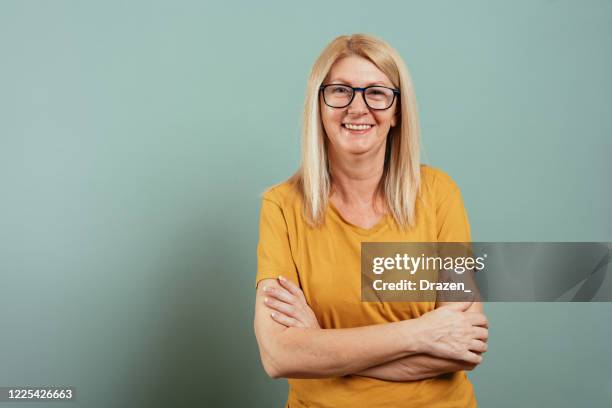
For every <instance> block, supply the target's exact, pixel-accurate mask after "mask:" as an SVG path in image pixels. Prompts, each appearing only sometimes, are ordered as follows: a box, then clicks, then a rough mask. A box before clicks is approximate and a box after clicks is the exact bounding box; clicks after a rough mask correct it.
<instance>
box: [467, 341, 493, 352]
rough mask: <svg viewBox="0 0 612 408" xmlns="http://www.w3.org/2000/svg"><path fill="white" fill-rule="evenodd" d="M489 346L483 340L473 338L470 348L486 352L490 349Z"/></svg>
mask: <svg viewBox="0 0 612 408" xmlns="http://www.w3.org/2000/svg"><path fill="white" fill-rule="evenodd" d="M488 348H489V346H487V343H485V342H484V341H482V340H475V339H474V340H472V341H471V342H470V350H471V351H477V352H479V353H485V352H486V351H487V350H488Z"/></svg>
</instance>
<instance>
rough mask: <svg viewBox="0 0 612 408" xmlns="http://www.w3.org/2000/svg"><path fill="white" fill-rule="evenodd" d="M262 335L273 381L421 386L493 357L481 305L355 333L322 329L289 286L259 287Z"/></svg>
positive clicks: (267, 283)
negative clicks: (338, 379) (356, 379)
mask: <svg viewBox="0 0 612 408" xmlns="http://www.w3.org/2000/svg"><path fill="white" fill-rule="evenodd" d="M254 323H255V334H256V337H257V341H258V344H259V350H260V355H261V359H262V363H263V365H264V369H265V370H266V372H267V373H268V375H270V376H271V377H273V378H279V377H289V378H322V377H333V376H343V375H348V374H353V375H361V376H368V377H374V378H379V379H383V380H389V381H413V380H420V379H424V378H430V377H434V376H436V375H440V374H444V373H448V372H454V371H459V370H471V369H473V368H474V367H475V366H476V365H478V364H480V362H481V361H482V356H481V353H483V352H485V351H486V350H487V344H486V340H487V338H488V329H487V325H488V323H487V320H486V317H485V316H484V315H483V314H482V306H481V305H480V304H478V303H451V304H448V305H441V307H440V308H437V309H436V310H434V311H432V312H430V313H427V314H425V315H424V316H422V317H420V318H418V319H411V320H405V321H400V322H393V323H386V324H379V325H372V326H364V327H357V328H350V329H321V328H320V327H319V324H318V322H317V320H316V317H315V316H314V313H313V312H312V310H311V309H310V307H309V306H308V304H307V303H306V300H305V299H304V295H303V293H302V291H301V290H300V289H299V287H297V286H296V285H295V284H293V283H292V282H291V281H289V280H286V279H285V280H283V279H265V280H262V281H261V282H260V284H259V285H258V288H257V296H256V306H255V322H254Z"/></svg>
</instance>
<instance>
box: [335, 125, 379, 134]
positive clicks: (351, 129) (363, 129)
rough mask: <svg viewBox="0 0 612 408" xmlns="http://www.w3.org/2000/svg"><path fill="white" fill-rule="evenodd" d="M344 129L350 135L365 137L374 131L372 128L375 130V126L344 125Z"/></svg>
mask: <svg viewBox="0 0 612 408" xmlns="http://www.w3.org/2000/svg"><path fill="white" fill-rule="evenodd" d="M342 127H343V128H344V129H345V131H346V132H348V133H349V134H353V135H363V134H366V133H368V132H369V131H370V130H372V128H374V125H372V124H369V123H367V124H366V123H343V124H342Z"/></svg>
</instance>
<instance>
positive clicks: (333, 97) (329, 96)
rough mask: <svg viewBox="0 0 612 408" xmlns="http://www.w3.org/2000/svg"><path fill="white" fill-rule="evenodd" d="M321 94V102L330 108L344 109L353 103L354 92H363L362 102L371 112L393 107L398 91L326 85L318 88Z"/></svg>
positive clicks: (373, 87)
mask: <svg viewBox="0 0 612 408" xmlns="http://www.w3.org/2000/svg"><path fill="white" fill-rule="evenodd" d="M319 90H320V91H321V92H323V101H324V102H325V104H326V105H327V106H329V107H330V108H346V107H347V106H349V105H350V104H351V102H353V99H354V98H355V92H357V91H361V92H363V100H364V101H365V103H366V105H367V106H368V108H370V109H373V110H385V109H389V108H390V107H391V105H393V101H394V100H395V95H399V93H400V91H399V90H397V89H393V88H387V87H386V86H379V85H376V86H366V87H365V88H355V87H352V86H348V85H340V84H328V85H321V87H320V88H319Z"/></svg>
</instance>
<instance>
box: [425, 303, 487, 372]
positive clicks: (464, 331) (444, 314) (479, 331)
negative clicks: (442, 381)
mask: <svg viewBox="0 0 612 408" xmlns="http://www.w3.org/2000/svg"><path fill="white" fill-rule="evenodd" d="M470 305H471V302H454V303H449V304H447V305H444V306H441V307H439V308H437V309H434V310H432V311H431V312H428V313H425V314H424V315H423V316H421V317H419V318H418V319H416V321H417V322H418V327H419V333H418V335H417V336H418V338H419V339H420V343H421V349H422V350H423V352H425V353H427V354H431V355H433V356H436V357H441V358H448V359H454V360H462V361H465V362H467V363H471V364H480V363H481V362H482V356H481V355H480V353H484V352H486V351H487V343H486V341H487V339H488V337H489V330H488V321H487V318H486V316H485V315H484V314H483V313H478V312H466V310H467V309H468V308H469V307H470Z"/></svg>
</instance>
